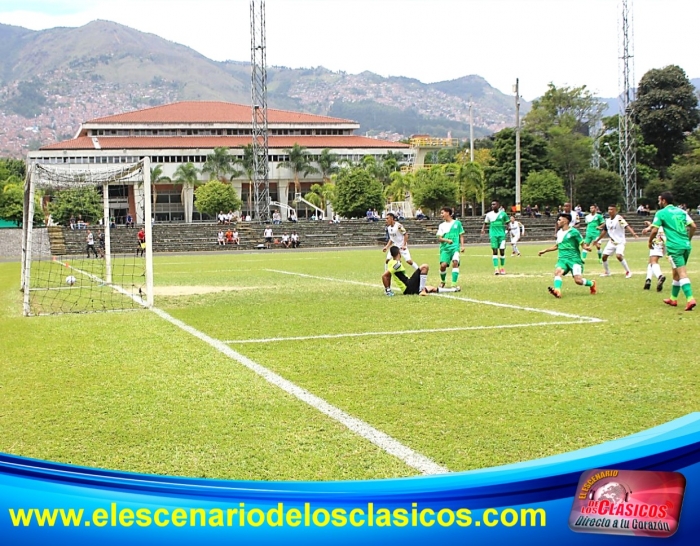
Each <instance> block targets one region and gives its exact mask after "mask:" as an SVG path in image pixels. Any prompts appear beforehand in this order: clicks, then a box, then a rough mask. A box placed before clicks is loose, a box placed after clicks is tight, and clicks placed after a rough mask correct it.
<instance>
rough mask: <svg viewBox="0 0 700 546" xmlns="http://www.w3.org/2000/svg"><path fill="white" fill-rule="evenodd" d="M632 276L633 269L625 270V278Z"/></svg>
mask: <svg viewBox="0 0 700 546" xmlns="http://www.w3.org/2000/svg"><path fill="white" fill-rule="evenodd" d="M631 277H632V272H631V271H625V279H629V278H631Z"/></svg>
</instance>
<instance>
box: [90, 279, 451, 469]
mask: <svg viewBox="0 0 700 546" xmlns="http://www.w3.org/2000/svg"><path fill="white" fill-rule="evenodd" d="M76 271H78V272H80V273H83V274H85V275H88V276H89V277H92V278H93V279H95V280H100V279H99V278H98V277H95V276H94V275H91V274H90V273H87V272H85V271H81V270H79V269H76ZM111 286H112V287H113V288H114V289H115V290H117V291H118V292H120V293H122V294H124V295H126V296H129V297H131V298H132V299H133V300H134V301H135V302H136V303H139V304H141V305H143V306H146V303H145V302H144V301H143V300H141V298H138V297H137V296H134V295H132V294H129V293H128V292H127V291H126V290H124V289H123V288H121V287H120V286H117V285H111ZM150 310H151V311H153V312H154V313H155V314H156V315H158V316H159V317H160V318H162V319H163V320H166V321H168V322H169V323H170V324H172V325H174V326H177V327H178V328H180V329H181V330H184V331H185V332H187V333H189V334H191V335H193V336H194V337H196V338H197V339H199V340H201V341H203V342H204V343H206V344H207V345H209V346H211V347H213V348H214V349H216V350H217V351H219V352H221V353H223V354H224V355H226V356H228V357H229V358H232V359H233V360H235V361H237V362H238V363H240V364H243V365H244V366H245V367H246V368H248V369H250V370H252V371H253V372H255V373H256V374H258V375H259V376H260V377H262V378H263V379H265V380H266V381H267V382H268V383H271V384H273V385H275V386H276V387H279V388H280V389H282V390H283V391H285V392H287V393H289V394H291V395H292V396H294V397H295V398H297V399H298V400H301V401H302V402H306V403H307V404H308V405H310V406H311V407H312V408H314V409H316V410H318V411H320V412H321V413H323V414H325V415H327V416H328V417H330V418H331V419H334V420H336V421H338V422H339V423H340V424H342V425H344V426H345V427H347V428H348V429H350V430H351V431H352V432H354V433H355V434H357V435H358V436H361V437H362V438H364V439H365V440H369V441H370V442H372V443H373V444H374V445H376V446H377V447H379V448H380V449H383V450H384V451H386V452H387V453H389V454H390V455H393V456H394V457H396V458H398V459H400V460H401V461H403V462H404V463H405V464H407V465H408V466H410V467H411V468H415V469H416V470H418V471H419V472H421V473H422V474H425V475H431V474H447V473H448V472H450V470H449V469H447V468H445V467H444V466H440V465H439V464H437V463H436V462H435V461H433V460H432V459H429V458H428V457H426V456H425V455H421V454H420V453H418V452H416V451H413V450H412V449H411V448H409V447H407V446H405V445H403V444H402V443H401V442H399V441H398V440H395V439H394V438H392V437H391V436H389V435H388V434H385V433H384V432H382V431H380V430H377V429H376V428H374V427H373V426H371V425H370V424H368V423H365V422H364V421H362V420H361V419H357V418H355V417H353V416H351V415H349V414H347V413H345V412H344V411H343V410H341V409H340V408H337V407H335V406H333V405H331V404H329V403H328V402H326V401H325V400H323V399H322V398H319V397H318V396H316V395H313V394H311V393H310V392H309V391H307V390H305V389H302V388H301V387H299V386H297V385H295V384H294V383H292V382H291V381H288V380H287V379H285V378H284V377H282V376H281V375H278V374H276V373H274V372H273V371H271V370H268V369H267V368H265V367H264V366H261V365H260V364H258V363H256V362H254V361H252V360H251V359H250V358H248V357H246V356H244V355H242V354H240V353H237V352H236V351H234V350H233V349H231V348H230V347H228V346H227V345H226V344H225V343H224V342H222V341H219V340H218V339H214V338H212V337H210V336H208V335H206V334H205V333H203V332H200V331H199V330H197V329H196V328H193V327H192V326H190V325H188V324H185V323H184V322H182V321H181V320H179V319H176V318H175V317H173V316H171V315H170V314H168V313H166V312H165V311H163V310H161V309H158V308H157V307H151V308H150Z"/></svg>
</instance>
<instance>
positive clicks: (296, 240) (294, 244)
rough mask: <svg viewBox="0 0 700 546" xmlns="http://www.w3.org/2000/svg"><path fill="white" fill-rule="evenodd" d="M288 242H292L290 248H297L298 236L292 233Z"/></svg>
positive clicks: (294, 232)
mask: <svg viewBox="0 0 700 546" xmlns="http://www.w3.org/2000/svg"><path fill="white" fill-rule="evenodd" d="M289 240H290V241H291V242H292V248H299V245H300V244H301V243H300V242H299V234H298V233H297V232H296V231H292V235H291V236H290V237H289Z"/></svg>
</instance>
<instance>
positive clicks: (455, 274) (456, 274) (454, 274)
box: [452, 267, 459, 284]
mask: <svg viewBox="0 0 700 546" xmlns="http://www.w3.org/2000/svg"><path fill="white" fill-rule="evenodd" d="M458 278H459V267H453V268H452V284H454V283H456V282H457V279H458Z"/></svg>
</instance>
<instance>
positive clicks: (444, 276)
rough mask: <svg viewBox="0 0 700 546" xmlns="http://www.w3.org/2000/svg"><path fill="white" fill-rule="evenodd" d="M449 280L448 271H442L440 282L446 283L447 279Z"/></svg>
mask: <svg viewBox="0 0 700 546" xmlns="http://www.w3.org/2000/svg"><path fill="white" fill-rule="evenodd" d="M446 278H447V270H445V271H440V280H441V281H442V282H445V279H446Z"/></svg>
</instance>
